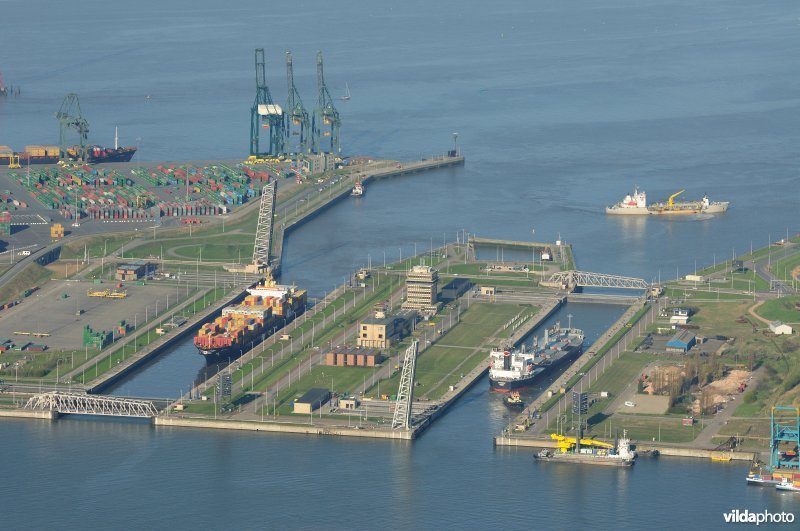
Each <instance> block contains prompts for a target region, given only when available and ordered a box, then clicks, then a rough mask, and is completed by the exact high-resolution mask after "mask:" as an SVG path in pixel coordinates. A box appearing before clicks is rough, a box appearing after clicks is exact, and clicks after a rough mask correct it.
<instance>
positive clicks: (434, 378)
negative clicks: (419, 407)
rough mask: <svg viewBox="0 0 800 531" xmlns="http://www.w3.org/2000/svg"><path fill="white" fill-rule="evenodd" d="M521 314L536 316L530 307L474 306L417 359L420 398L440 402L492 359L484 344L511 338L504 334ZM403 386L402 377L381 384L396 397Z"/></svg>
mask: <svg viewBox="0 0 800 531" xmlns="http://www.w3.org/2000/svg"><path fill="white" fill-rule="evenodd" d="M521 311H525V312H531V313H534V312H535V309H534V308H532V307H530V306H522V305H513V304H480V303H479V304H472V305H471V306H470V307H469V309H468V310H466V311H465V312H464V313H463V314H462V315H461V319H460V322H459V323H458V324H457V325H456V326H454V327H453V328H452V329H451V330H450V331H449V332H448V333H446V334H445V335H444V336H442V337H441V338H440V339H439V341H438V343H437V344H435V345H433V346H432V347H431V348H429V349H428V350H426V351H425V352H423V353H422V354H420V356H419V358H418V359H417V368H416V382H417V387H416V389H415V394H416V396H419V397H423V396H424V397H426V398H429V399H437V398H440V397H441V396H442V395H443V394H444V393H445V392H447V390H448V389H449V387H450V386H451V385H457V384H458V383H459V381H460V380H461V376H462V375H463V374H467V373H468V372H469V371H471V370H472V369H474V368H475V367H477V366H478V365H479V364H480V363H483V362H485V361H486V360H487V358H488V354H489V353H488V350H487V349H486V348H478V347H479V346H480V345H481V344H483V343H485V342H487V340H488V341H489V344H491V339H492V338H496V339H497V341H500V340H501V339H503V338H507V337H508V333H509V332H510V330H502V326H503V324H505V323H507V322H508V321H509V320H511V319H512V318H513V317H514V316H516V315H517V314H519V313H520V312H521ZM399 384H400V374H399V373H396V374H395V375H394V376H392V378H390V379H389V380H387V381H385V382H382V383H381V388H386V389H389V390H390V391H391V392H390V393H389V394H395V393H396V391H397V388H398V386H399Z"/></svg>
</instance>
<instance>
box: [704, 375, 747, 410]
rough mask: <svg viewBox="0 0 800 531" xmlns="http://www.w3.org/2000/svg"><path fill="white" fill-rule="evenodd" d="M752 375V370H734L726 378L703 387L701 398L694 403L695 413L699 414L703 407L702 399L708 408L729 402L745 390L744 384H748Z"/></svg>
mask: <svg viewBox="0 0 800 531" xmlns="http://www.w3.org/2000/svg"><path fill="white" fill-rule="evenodd" d="M751 375H752V372H750V371H743V370H732V371H730V372H729V373H728V374H726V375H725V377H724V378H720V379H719V380H715V381H713V382H711V383H710V384H708V385H707V386H705V387H704V388H703V389H702V391H701V395H700V398H697V399H696V400H695V401H694V403H693V405H692V409H693V411H694V413H695V414H699V413H700V411H701V409H703V407H702V405H701V401H702V402H703V403H704V405H705V407H706V408H708V407H712V406H714V407H717V406H720V405H721V404H727V403H728V402H730V401H731V400H732V399H733V398H734V397H735V396H736V395H737V394H739V393H740V392H742V391H743V390H744V388H742V386H743V385H744V386H747V384H748V382H749V381H750V378H751ZM745 388H746V387H745Z"/></svg>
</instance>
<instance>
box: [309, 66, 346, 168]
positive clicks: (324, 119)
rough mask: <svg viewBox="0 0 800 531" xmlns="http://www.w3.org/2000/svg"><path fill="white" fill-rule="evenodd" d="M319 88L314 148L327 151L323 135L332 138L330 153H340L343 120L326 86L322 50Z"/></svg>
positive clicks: (314, 119)
mask: <svg viewBox="0 0 800 531" xmlns="http://www.w3.org/2000/svg"><path fill="white" fill-rule="evenodd" d="M317 88H318V90H319V96H318V99H317V108H316V109H315V110H314V118H313V120H312V123H311V127H312V130H313V139H314V146H313V150H314V151H315V152H317V153H322V152H325V148H324V147H323V145H322V143H323V137H326V138H327V137H329V138H330V150H329V151H328V152H329V153H333V154H335V155H338V154H339V152H340V151H341V148H340V147H339V128H340V127H341V125H342V121H341V119H340V118H339V111H337V110H336V107H335V106H334V105H333V98H331V94H330V92H328V87H326V86H325V76H324V74H323V71H322V52H320V51H318V52H317Z"/></svg>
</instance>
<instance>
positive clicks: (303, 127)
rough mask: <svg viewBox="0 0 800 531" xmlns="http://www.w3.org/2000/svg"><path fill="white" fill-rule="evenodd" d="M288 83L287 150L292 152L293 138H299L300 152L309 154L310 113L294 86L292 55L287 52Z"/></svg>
mask: <svg viewBox="0 0 800 531" xmlns="http://www.w3.org/2000/svg"><path fill="white" fill-rule="evenodd" d="M286 81H287V83H288V89H289V90H288V97H287V99H286V127H285V132H286V149H287V151H291V147H290V146H291V145H292V144H293V142H292V138H291V137H292V136H293V135H294V136H298V137H299V138H298V142H297V146H298V151H299V152H300V153H307V152H308V148H309V146H308V141H309V138H308V137H309V135H310V134H311V122H310V120H309V117H308V111H307V110H306V108H305V107H303V100H302V99H300V93H299V92H298V91H297V87H295V86H294V69H293V67H292V53H291V52H289V51H287V52H286Z"/></svg>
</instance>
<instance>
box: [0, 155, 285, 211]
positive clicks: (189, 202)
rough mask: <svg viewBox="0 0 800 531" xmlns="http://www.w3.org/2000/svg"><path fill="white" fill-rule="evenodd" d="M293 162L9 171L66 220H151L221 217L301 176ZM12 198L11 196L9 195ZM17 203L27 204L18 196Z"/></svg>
mask: <svg viewBox="0 0 800 531" xmlns="http://www.w3.org/2000/svg"><path fill="white" fill-rule="evenodd" d="M292 164H293V163H292V162H290V161H286V162H282V163H279V164H270V165H259V166H249V165H246V164H233V163H231V164H225V163H217V164H213V165H208V166H202V165H193V164H186V165H171V164H159V165H157V166H155V167H142V166H136V167H133V168H124V167H119V168H104V167H97V166H89V165H86V164H84V165H73V166H48V167H45V168H35V169H26V170H25V171H17V172H13V171H12V172H9V173H8V178H9V180H11V181H12V182H14V183H15V184H19V185H20V186H21V187H22V188H23V189H24V190H25V191H27V193H28V194H29V195H30V197H32V198H33V199H34V200H36V201H37V202H38V203H40V204H41V205H43V206H44V207H46V208H49V209H53V210H56V211H58V213H59V214H60V215H61V216H63V217H64V218H65V219H66V220H73V219H75V216H76V213H77V217H78V220H80V219H96V220H104V221H105V220H149V219H153V218H159V217H184V216H215V215H220V214H226V213H228V212H230V211H231V210H232V209H234V208H235V207H237V206H240V205H243V204H245V203H247V202H248V201H250V200H253V199H256V198H258V197H259V195H260V193H261V188H262V187H263V185H264V184H266V183H268V182H269V181H270V179H275V178H276V177H279V176H280V177H286V176H290V175H295V174H296V172H295V171H294V169H293V167H292ZM6 201H9V198H8V197H7V198H6ZM13 201H15V203H14V205H15V208H26V207H27V205H26V204H25V203H24V202H21V201H19V200H16V199H14V200H13Z"/></svg>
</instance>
